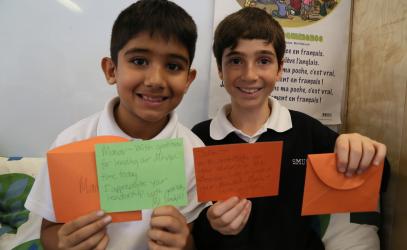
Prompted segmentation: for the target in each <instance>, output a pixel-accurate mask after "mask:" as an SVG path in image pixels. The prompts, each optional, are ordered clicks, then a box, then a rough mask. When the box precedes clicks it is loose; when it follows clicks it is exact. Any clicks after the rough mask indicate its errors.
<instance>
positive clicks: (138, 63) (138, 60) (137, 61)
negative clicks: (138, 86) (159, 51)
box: [132, 58, 148, 66]
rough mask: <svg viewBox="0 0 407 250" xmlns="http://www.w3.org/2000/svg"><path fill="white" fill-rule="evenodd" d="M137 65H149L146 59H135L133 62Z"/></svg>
mask: <svg viewBox="0 0 407 250" xmlns="http://www.w3.org/2000/svg"><path fill="white" fill-rule="evenodd" d="M132 62H133V63H134V64H135V65H139V66H145V65H147V64H148V62H147V60H146V59H144V58H135V59H133V60H132Z"/></svg>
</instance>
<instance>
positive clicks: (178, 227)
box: [150, 216, 188, 233]
mask: <svg viewBox="0 0 407 250" xmlns="http://www.w3.org/2000/svg"><path fill="white" fill-rule="evenodd" d="M150 225H151V227H152V228H160V229H165V230H167V231H170V232H173V233H179V232H182V231H183V230H188V226H187V224H186V222H185V219H184V221H181V220H179V219H178V218H176V217H172V216H158V217H151V221H150Z"/></svg>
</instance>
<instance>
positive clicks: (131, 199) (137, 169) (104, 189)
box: [95, 139, 187, 212]
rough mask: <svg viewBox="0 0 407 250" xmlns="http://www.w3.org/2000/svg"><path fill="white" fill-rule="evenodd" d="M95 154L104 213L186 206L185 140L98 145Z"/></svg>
mask: <svg viewBox="0 0 407 250" xmlns="http://www.w3.org/2000/svg"><path fill="white" fill-rule="evenodd" d="M95 152H96V168H97V175H98V185H99V193H100V205H101V208H102V209H103V210H104V211H106V212H123V211H134V210H140V209H150V208H155V207H159V206H162V205H174V206H184V205H186V204H187V189H186V178H185V168H184V146H183V142H182V139H165V140H149V141H135V142H122V143H111V144H97V145H96V148H95Z"/></svg>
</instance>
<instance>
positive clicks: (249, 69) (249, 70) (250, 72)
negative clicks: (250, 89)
mask: <svg viewBox="0 0 407 250" xmlns="http://www.w3.org/2000/svg"><path fill="white" fill-rule="evenodd" d="M257 78H258V75H257V69H256V65H255V64H253V63H247V64H246V67H244V69H243V72H242V80H244V81H256V80H257Z"/></svg>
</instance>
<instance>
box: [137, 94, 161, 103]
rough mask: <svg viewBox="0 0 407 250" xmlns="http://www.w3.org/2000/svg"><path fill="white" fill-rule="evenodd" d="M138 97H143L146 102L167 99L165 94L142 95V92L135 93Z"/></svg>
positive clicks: (157, 101)
mask: <svg viewBox="0 0 407 250" xmlns="http://www.w3.org/2000/svg"><path fill="white" fill-rule="evenodd" d="M136 95H137V96H138V97H140V98H141V99H143V100H144V101H147V102H154V103H159V102H163V101H165V100H167V99H168V97H167V96H148V95H143V94H136Z"/></svg>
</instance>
